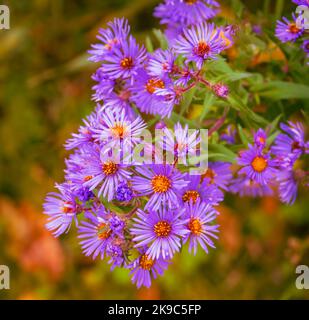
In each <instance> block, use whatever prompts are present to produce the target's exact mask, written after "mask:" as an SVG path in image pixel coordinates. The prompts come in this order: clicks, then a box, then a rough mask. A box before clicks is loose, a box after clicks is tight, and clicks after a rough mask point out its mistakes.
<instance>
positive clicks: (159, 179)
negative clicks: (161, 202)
mask: <svg viewBox="0 0 309 320" xmlns="http://www.w3.org/2000/svg"><path fill="white" fill-rule="evenodd" d="M151 185H152V189H153V191H154V192H156V193H165V192H166V191H167V190H168V189H169V188H170V187H171V180H170V179H169V178H167V177H166V176H163V175H161V174H159V175H158V176H154V177H153V178H152V180H151Z"/></svg>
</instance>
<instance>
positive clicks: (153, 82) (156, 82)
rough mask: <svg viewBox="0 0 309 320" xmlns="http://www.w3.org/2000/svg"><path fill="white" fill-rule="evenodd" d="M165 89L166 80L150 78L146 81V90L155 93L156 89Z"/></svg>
mask: <svg viewBox="0 0 309 320" xmlns="http://www.w3.org/2000/svg"><path fill="white" fill-rule="evenodd" d="M158 88H160V89H164V88H165V85H164V82H163V81H162V80H160V79H149V80H148V81H147V83H146V90H147V91H148V92H149V93H150V94H153V93H154V92H155V91H156V89H158Z"/></svg>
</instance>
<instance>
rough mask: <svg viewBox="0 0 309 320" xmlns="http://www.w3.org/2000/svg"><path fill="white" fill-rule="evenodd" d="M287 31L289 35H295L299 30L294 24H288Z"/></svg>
mask: <svg viewBox="0 0 309 320" xmlns="http://www.w3.org/2000/svg"><path fill="white" fill-rule="evenodd" d="M289 31H290V32H291V33H297V32H299V31H300V29H299V28H298V27H297V25H296V23H290V24H289Z"/></svg>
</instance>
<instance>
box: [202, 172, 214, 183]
mask: <svg viewBox="0 0 309 320" xmlns="http://www.w3.org/2000/svg"><path fill="white" fill-rule="evenodd" d="M215 177H216V173H215V171H214V170H212V169H207V171H206V172H205V173H204V174H203V176H202V178H203V179H205V178H208V179H209V180H210V183H214V181H215Z"/></svg>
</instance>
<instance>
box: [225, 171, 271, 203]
mask: <svg viewBox="0 0 309 320" xmlns="http://www.w3.org/2000/svg"><path fill="white" fill-rule="evenodd" d="M269 184H271V181H270V182H269ZM229 190H230V192H232V193H235V194H239V195H240V196H241V197H244V196H247V197H254V198H255V197H265V196H272V195H273V193H274V192H273V190H272V188H271V187H270V186H269V185H262V184H260V183H258V182H256V181H255V180H252V179H250V178H248V176H247V175H241V176H239V177H237V178H235V179H233V180H232V182H231V185H230V187H229Z"/></svg>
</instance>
